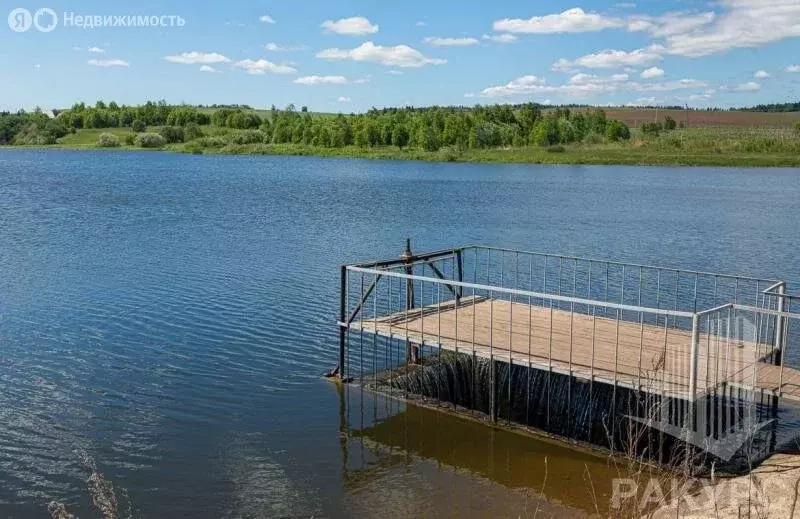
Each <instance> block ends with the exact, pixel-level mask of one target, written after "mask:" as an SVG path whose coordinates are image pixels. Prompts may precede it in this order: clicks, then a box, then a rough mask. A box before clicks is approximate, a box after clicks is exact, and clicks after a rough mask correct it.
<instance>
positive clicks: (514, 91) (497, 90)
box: [481, 76, 545, 97]
mask: <svg viewBox="0 0 800 519" xmlns="http://www.w3.org/2000/svg"><path fill="white" fill-rule="evenodd" d="M544 87H545V80H544V79H542V78H540V77H536V76H522V77H520V78H517V79H515V80H513V81H510V82H509V83H506V84H505V85H500V86H493V87H488V88H484V89H483V91H482V92H481V95H483V96H484V97H508V96H513V95H522V94H530V93H533V92H536V91H538V90H539V89H541V88H544Z"/></svg>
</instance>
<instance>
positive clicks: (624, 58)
mask: <svg viewBox="0 0 800 519" xmlns="http://www.w3.org/2000/svg"><path fill="white" fill-rule="evenodd" d="M662 50H663V49H662V48H661V47H659V46H657V45H652V46H650V47H648V48H646V49H637V50H634V51H631V52H626V51H624V50H603V51H600V52H597V53H594V54H587V55H586V56H582V57H580V58H577V59H574V60H566V59H563V58H562V59H560V60H558V61H556V62H555V63H553V66H552V67H551V69H552V70H555V71H570V70H573V69H575V68H576V67H584V68H619V67H641V66H644V65H649V64H652V63H654V62H657V61H661V59H662V57H661V51H662Z"/></svg>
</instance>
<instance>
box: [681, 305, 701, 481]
mask: <svg viewBox="0 0 800 519" xmlns="http://www.w3.org/2000/svg"><path fill="white" fill-rule="evenodd" d="M699 353H700V316H699V315H698V314H696V313H695V314H694V315H693V316H692V352H691V357H690V359H689V362H690V364H689V409H688V411H689V412H688V416H687V417H686V422H687V424H686V425H685V427H686V460H685V463H686V465H685V471H686V475H687V476H691V474H692V467H691V456H692V451H693V449H692V444H691V439H692V437H693V436H694V431H695V428H696V426H697V423H696V421H697V416H696V413H697V409H696V407H695V406H696V402H695V400H696V399H697V357H698V355H699Z"/></svg>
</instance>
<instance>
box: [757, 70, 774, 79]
mask: <svg viewBox="0 0 800 519" xmlns="http://www.w3.org/2000/svg"><path fill="white" fill-rule="evenodd" d="M753 77H754V78H756V79H767V78H770V77H772V75H771V74H770V73H769V72H767V71H766V70H759V71H758V72H756V73H755V74H753Z"/></svg>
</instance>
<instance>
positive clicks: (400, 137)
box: [392, 124, 410, 150]
mask: <svg viewBox="0 0 800 519" xmlns="http://www.w3.org/2000/svg"><path fill="white" fill-rule="evenodd" d="M409 138H410V135H409V133H408V128H406V127H405V125H403V124H398V125H397V126H395V127H394V130H393V131H392V144H394V145H395V146H397V147H398V148H400V149H401V150H402V149H403V148H404V147H406V146H407V145H408V141H409Z"/></svg>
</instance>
